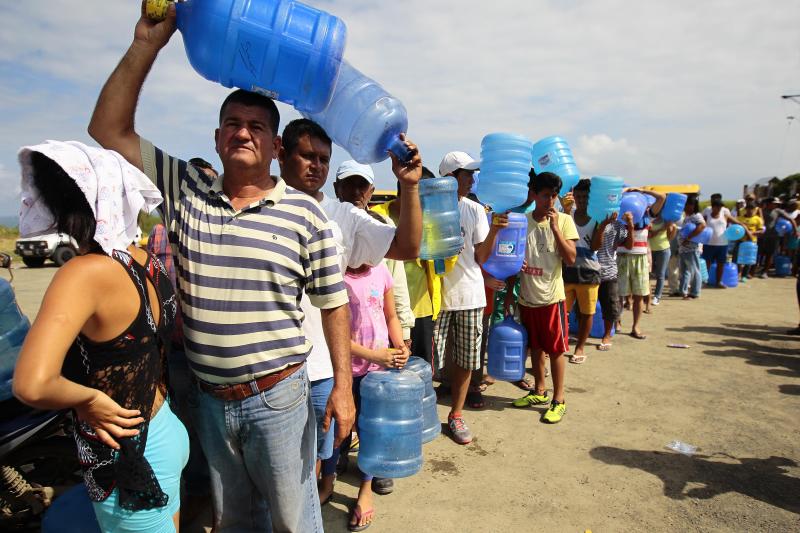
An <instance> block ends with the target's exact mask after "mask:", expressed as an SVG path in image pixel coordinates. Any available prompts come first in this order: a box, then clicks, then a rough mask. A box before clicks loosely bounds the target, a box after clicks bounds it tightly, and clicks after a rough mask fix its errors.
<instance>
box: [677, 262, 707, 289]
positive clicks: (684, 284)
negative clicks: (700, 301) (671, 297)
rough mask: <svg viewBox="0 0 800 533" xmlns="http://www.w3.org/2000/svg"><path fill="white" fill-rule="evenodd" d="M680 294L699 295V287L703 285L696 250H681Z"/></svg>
mask: <svg viewBox="0 0 800 533" xmlns="http://www.w3.org/2000/svg"><path fill="white" fill-rule="evenodd" d="M680 260H681V286H680V289H681V294H683V295H687V294H689V290H690V289H691V291H692V292H691V296H700V287H702V285H703V278H702V277H701V275H700V256H699V255H698V254H697V252H681V254H680Z"/></svg>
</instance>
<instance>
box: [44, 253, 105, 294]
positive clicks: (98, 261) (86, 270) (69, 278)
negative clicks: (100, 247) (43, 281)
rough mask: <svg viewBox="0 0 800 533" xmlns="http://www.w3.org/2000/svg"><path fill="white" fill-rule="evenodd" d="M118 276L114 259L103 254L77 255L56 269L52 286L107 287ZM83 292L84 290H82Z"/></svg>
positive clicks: (84, 288) (88, 288) (86, 288)
mask: <svg viewBox="0 0 800 533" xmlns="http://www.w3.org/2000/svg"><path fill="white" fill-rule="evenodd" d="M117 276H118V266H117V264H116V261H114V259H112V258H111V257H109V256H107V255H105V254H86V255H79V256H77V257H74V258H73V259H70V260H69V262H67V263H66V264H65V265H64V266H62V267H61V268H59V269H58V272H57V273H56V275H55V276H54V277H53V282H52V286H59V287H64V288H67V287H75V288H79V289H81V290H83V291H89V290H91V289H90V288H92V287H96V288H98V289H101V290H103V289H107V288H108V287H109V285H113V283H114V280H115V279H116V278H117ZM84 294H85V292H84Z"/></svg>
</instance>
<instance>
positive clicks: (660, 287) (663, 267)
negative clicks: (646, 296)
mask: <svg viewBox="0 0 800 533" xmlns="http://www.w3.org/2000/svg"><path fill="white" fill-rule="evenodd" d="M671 255H672V252H671V251H670V249H669V248H667V249H666V250H659V251H658V252H653V275H654V276H655V277H656V290H655V293H654V294H653V296H654V297H656V298H658V299H659V300H660V299H661V295H662V294H663V293H664V279H665V278H666V277H667V266H668V265H669V258H670V257H671Z"/></svg>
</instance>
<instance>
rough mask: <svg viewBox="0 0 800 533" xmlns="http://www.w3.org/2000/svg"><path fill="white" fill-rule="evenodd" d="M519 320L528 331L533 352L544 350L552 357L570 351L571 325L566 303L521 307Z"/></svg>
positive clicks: (529, 343)
mask: <svg viewBox="0 0 800 533" xmlns="http://www.w3.org/2000/svg"><path fill="white" fill-rule="evenodd" d="M519 318H520V321H521V322H522V325H523V326H525V329H526V330H527V331H528V345H529V346H530V347H531V350H533V351H536V350H542V351H543V352H544V353H546V354H547V355H549V356H551V357H554V356H557V355H561V354H564V353H567V352H568V351H569V324H568V323H567V306H566V305H565V304H564V302H558V303H555V304H551V305H546V306H544V307H525V306H524V305H520V306H519Z"/></svg>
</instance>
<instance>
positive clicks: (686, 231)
mask: <svg viewBox="0 0 800 533" xmlns="http://www.w3.org/2000/svg"><path fill="white" fill-rule="evenodd" d="M696 229H697V224H695V223H694V222H687V223H686V224H684V225H683V227H682V228H681V230H680V232H679V233H678V234H679V235H680V237H681V239H684V240H685V239H687V238H688V237H689V235H691V234H692V233H694V230H696Z"/></svg>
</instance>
